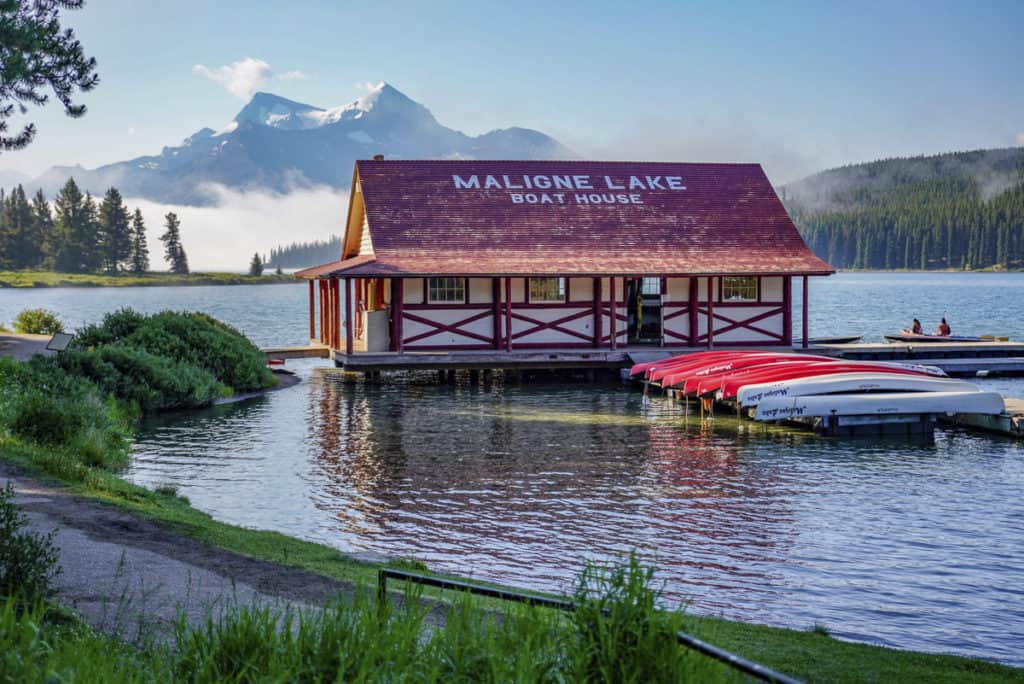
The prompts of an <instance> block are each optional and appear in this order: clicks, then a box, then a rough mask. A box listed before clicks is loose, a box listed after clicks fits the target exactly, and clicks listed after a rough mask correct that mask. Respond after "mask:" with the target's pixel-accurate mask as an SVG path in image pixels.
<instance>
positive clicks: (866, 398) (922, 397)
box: [754, 391, 1005, 421]
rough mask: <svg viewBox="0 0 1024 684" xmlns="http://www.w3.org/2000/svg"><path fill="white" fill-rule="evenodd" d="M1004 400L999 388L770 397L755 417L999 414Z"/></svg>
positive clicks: (760, 405) (784, 418)
mask: <svg viewBox="0 0 1024 684" xmlns="http://www.w3.org/2000/svg"><path fill="white" fill-rule="evenodd" d="M1004 407H1005V404H1004V402H1003V397H1002V395H1001V394H999V393H998V392H979V391H974V392H882V393H877V394H822V395H813V396H801V397H770V398H767V399H763V400H761V402H760V403H759V404H758V405H757V408H756V409H755V411H754V420H758V421H779V420H798V419H809V418H833V417H847V418H848V417H855V416H866V417H876V416H894V415H917V416H921V415H937V414H949V415H953V414H957V413H972V414H980V415H999V414H1001V413H1002V412H1003V410H1004Z"/></svg>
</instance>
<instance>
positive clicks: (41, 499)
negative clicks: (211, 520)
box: [0, 461, 353, 639]
mask: <svg viewBox="0 0 1024 684" xmlns="http://www.w3.org/2000/svg"><path fill="white" fill-rule="evenodd" d="M8 481H10V482H11V483H12V484H13V485H14V489H15V503H16V504H17V505H18V507H19V508H20V509H21V510H22V511H24V512H25V514H26V515H27V516H28V518H29V526H30V528H31V529H32V530H33V531H36V532H40V533H44V534H45V533H48V532H50V531H51V530H56V536H55V538H54V543H55V544H56V546H57V547H58V548H59V549H60V565H61V567H62V570H63V571H62V572H61V574H60V576H59V577H58V580H57V591H58V599H59V601H60V602H61V603H63V604H64V605H67V606H69V607H71V608H74V609H75V610H77V611H78V612H79V613H80V614H81V615H82V616H83V617H84V618H85V619H86V620H88V621H89V622H90V623H91V624H93V625H94V626H95V627H97V628H100V629H103V630H104V631H107V632H112V633H119V634H121V635H123V636H124V637H126V638H129V639H131V638H135V632H137V630H139V629H140V628H142V629H151V628H153V627H160V626H166V625H167V624H169V623H170V622H171V621H172V620H173V619H175V617H176V616H177V615H178V612H179V610H182V611H184V612H185V614H186V615H187V616H188V619H189V622H191V623H193V624H199V623H200V622H201V621H203V620H204V619H205V617H206V616H207V615H209V614H211V612H212V613H213V614H216V613H217V612H218V611H219V610H220V609H221V608H223V607H225V606H230V605H234V604H245V605H249V604H253V603H256V604H260V605H278V606H280V605H283V604H298V605H321V604H323V603H324V602H325V601H328V600H330V599H331V598H334V597H336V596H339V595H350V594H351V593H352V591H353V587H352V586H351V585H349V584H346V583H343V582H340V581H337V580H332V579H330V578H325V577H323V576H320V575H316V574H313V573H309V572H305V571H303V570H297V569H293V568H286V567H282V566H279V565H275V564H273V563H268V562H265V561H261V560H256V559H253V558H248V557H246V556H242V555H239V554H237V553H233V552H231V551H225V550H223V549H218V548H215V547H211V546H207V545H205V544H203V543H201V542H198V541H196V540H194V539H190V538H188V537H184V536H181V535H178V534H175V533H174V532H171V531H169V530H168V529H167V528H165V527H162V526H160V525H158V524H156V523H154V522H152V521H149V520H145V519H142V518H138V517H136V516H133V515H131V514H130V513H126V512H124V511H120V510H118V509H116V508H113V507H111V506H108V505H105V504H103V503H99V502H96V501H90V500H88V499H83V498H80V497H76V496H74V495H72V494H69V493H68V492H67V491H64V490H62V489H61V488H59V487H57V486H54V485H50V484H47V483H44V482H41V481H39V480H36V479H33V478H29V477H26V476H25V475H23V474H22V472H21V471H20V470H19V469H17V467H16V466H13V465H12V464H9V463H5V462H3V461H0V486H4V485H5V484H6V483H7V482H8Z"/></svg>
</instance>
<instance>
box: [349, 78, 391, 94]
mask: <svg viewBox="0 0 1024 684" xmlns="http://www.w3.org/2000/svg"><path fill="white" fill-rule="evenodd" d="M382 85H384V83H383V81H379V82H377V83H374V82H373V81H356V82H355V83H353V84H352V86H353V87H354V88H355V89H356V90H363V91H366V92H368V93H370V92H373V91H374V90H377V89H378V88H380V87H381V86H382Z"/></svg>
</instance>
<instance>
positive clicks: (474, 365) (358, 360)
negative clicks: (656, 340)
mask: <svg viewBox="0 0 1024 684" xmlns="http://www.w3.org/2000/svg"><path fill="white" fill-rule="evenodd" d="M664 355H665V356H667V355H668V354H664ZM334 363H335V365H337V366H340V367H342V368H345V369H346V370H354V371H364V372H376V371H382V370H527V369H546V370H558V369H584V370H585V369H596V368H628V367H629V366H631V365H632V364H633V361H632V360H631V357H630V354H629V350H628V349H620V350H616V351H611V350H605V349H580V350H566V349H557V350H556V349H552V350H545V349H531V350H525V349H524V350H518V351H512V352H502V351H490V350H485V351H477V350H466V351H446V352H402V353H398V352H360V353H357V354H350V355H349V354H344V353H343V352H340V351H335V352H334Z"/></svg>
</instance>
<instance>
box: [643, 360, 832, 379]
mask: <svg viewBox="0 0 1024 684" xmlns="http://www.w3.org/2000/svg"><path fill="white" fill-rule="evenodd" d="M833 360H834V359H832V358H831V357H828V356H810V355H805V354H793V353H766V352H755V353H753V354H746V355H744V356H735V357H733V358H729V359H715V360H713V361H710V362H705V363H703V364H701V365H698V366H688V367H685V368H684V367H673V368H671V369H669V372H668V373H665V374H664V375H663V376H662V377H661V380H662V384H663V385H664V386H665V387H675V386H677V385H679V384H680V383H681V382H685V381H686V380H688V379H690V378H699V377H704V376H710V375H718V374H721V373H728V372H730V371H735V370H739V369H741V368H748V367H752V366H764V365H766V364H769V363H782V362H791V363H808V362H812V361H820V362H824V361H833Z"/></svg>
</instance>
